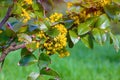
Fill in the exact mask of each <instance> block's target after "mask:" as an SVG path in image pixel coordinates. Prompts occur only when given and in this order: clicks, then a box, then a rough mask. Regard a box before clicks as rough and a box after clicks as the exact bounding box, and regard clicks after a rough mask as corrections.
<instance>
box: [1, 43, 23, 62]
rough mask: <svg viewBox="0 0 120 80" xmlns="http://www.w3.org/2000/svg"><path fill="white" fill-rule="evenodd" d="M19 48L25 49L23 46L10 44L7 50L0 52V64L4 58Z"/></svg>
mask: <svg viewBox="0 0 120 80" xmlns="http://www.w3.org/2000/svg"><path fill="white" fill-rule="evenodd" d="M21 48H25V44H20V45H16V43H12V44H11V45H10V46H9V47H8V48H7V49H5V50H4V51H3V52H2V54H1V56H0V62H2V61H3V60H4V59H5V57H6V56H7V55H8V54H9V52H11V51H15V50H18V49H21Z"/></svg>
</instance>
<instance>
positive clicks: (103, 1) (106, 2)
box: [100, 0, 111, 6]
mask: <svg viewBox="0 0 120 80" xmlns="http://www.w3.org/2000/svg"><path fill="white" fill-rule="evenodd" d="M110 2H111V0H101V1H100V3H101V5H102V6H105V5H106V4H109V3H110Z"/></svg>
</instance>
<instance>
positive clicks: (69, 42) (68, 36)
mask: <svg viewBox="0 0 120 80" xmlns="http://www.w3.org/2000/svg"><path fill="white" fill-rule="evenodd" d="M67 42H68V46H69V48H72V47H73V46H74V44H73V42H72V40H71V38H70V35H69V34H67Z"/></svg>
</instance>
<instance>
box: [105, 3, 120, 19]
mask: <svg viewBox="0 0 120 80" xmlns="http://www.w3.org/2000/svg"><path fill="white" fill-rule="evenodd" d="M104 11H105V12H106V14H107V15H108V16H109V17H110V18H112V19H114V20H120V7H119V5H116V4H114V3H113V4H111V5H106V6H105V7H104Z"/></svg>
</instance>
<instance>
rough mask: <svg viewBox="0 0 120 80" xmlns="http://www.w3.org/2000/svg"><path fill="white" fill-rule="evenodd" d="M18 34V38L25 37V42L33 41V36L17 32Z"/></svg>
mask: <svg viewBox="0 0 120 80" xmlns="http://www.w3.org/2000/svg"><path fill="white" fill-rule="evenodd" d="M17 36H18V38H20V39H23V40H24V41H25V42H32V38H31V37H30V36H29V35H27V34H25V33H21V34H17Z"/></svg>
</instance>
